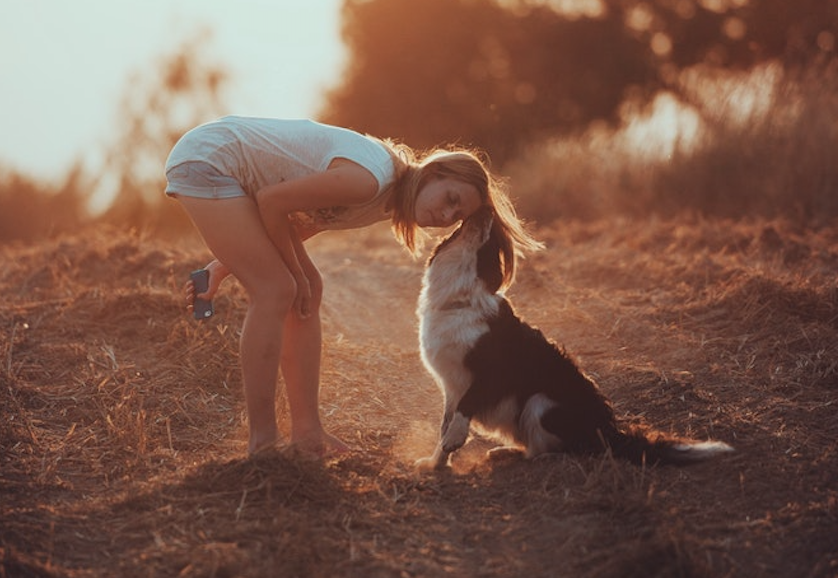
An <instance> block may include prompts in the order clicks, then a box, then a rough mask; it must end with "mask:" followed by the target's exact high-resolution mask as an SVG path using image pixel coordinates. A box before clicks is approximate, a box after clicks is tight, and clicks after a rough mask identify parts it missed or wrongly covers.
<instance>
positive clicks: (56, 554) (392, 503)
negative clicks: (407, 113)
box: [0, 220, 838, 577]
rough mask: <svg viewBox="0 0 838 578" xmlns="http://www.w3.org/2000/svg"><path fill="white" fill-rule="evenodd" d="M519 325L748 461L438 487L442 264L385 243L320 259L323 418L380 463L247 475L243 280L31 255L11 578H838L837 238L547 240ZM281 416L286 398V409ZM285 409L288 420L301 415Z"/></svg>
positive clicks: (119, 236)
mask: <svg viewBox="0 0 838 578" xmlns="http://www.w3.org/2000/svg"><path fill="white" fill-rule="evenodd" d="M541 236H542V237H543V238H544V239H545V240H546V241H547V243H548V245H549V248H548V250H547V251H545V252H544V253H542V254H539V255H537V256H535V257H533V258H531V259H530V260H528V261H527V262H525V264H524V266H523V267H522V270H521V274H520V277H519V280H518V283H517V284H516V285H515V286H514V288H513V290H512V292H511V296H512V298H513V300H514V301H515V303H516V304H517V307H518V310H519V312H520V313H521V314H522V315H524V316H525V317H526V318H527V319H529V320H530V321H532V322H533V323H535V324H537V325H539V326H540V327H541V328H542V329H543V330H544V331H545V332H546V333H547V334H548V335H551V336H553V337H554V338H555V339H557V340H558V341H561V342H564V343H565V344H566V345H567V347H568V349H569V350H570V351H572V352H575V353H576V354H577V355H578V356H579V357H580V358H581V361H582V363H583V365H584V366H585V367H586V368H587V369H588V370H589V371H590V372H591V373H593V374H594V375H595V376H596V377H597V378H598V379H599V381H600V383H601V385H602V387H603V389H605V390H606V391H607V393H608V394H609V395H610V396H611V397H612V398H613V399H614V400H615V403H616V406H617V409H618V412H620V413H621V414H626V415H630V416H632V418H631V419H644V420H646V421H647V422H650V423H653V424H655V425H659V426H660V427H662V428H665V429H670V430H673V431H676V432H678V433H682V434H688V435H692V436H696V437H700V438H703V437H715V438H718V439H722V440H725V441H729V442H732V443H733V444H734V445H736V447H737V450H738V452H737V453H736V454H735V455H733V456H731V457H729V458H725V459H723V460H719V461H717V462H714V463H711V464H706V465H702V466H697V467H692V468H688V469H677V468H653V469H641V468H636V467H633V466H631V465H628V464H625V463H623V462H615V461H613V460H611V459H610V458H608V457H607V456H606V457H603V458H595V459H587V458H586V459H580V458H575V457H570V456H555V457H548V458H546V459H539V460H536V461H534V462H524V461H520V460H517V459H512V458H508V457H507V458H498V459H492V460H489V459H487V458H486V457H485V455H484V451H485V449H486V448H487V447H488V446H487V444H486V442H483V441H482V440H474V441H473V442H472V443H471V444H470V445H469V446H467V447H466V448H465V450H464V451H463V452H462V453H461V454H458V456H457V460H456V462H455V466H454V469H453V471H452V472H449V473H445V474H439V475H421V476H420V475H417V474H415V473H414V472H413V470H412V468H411V463H412V461H413V460H414V459H415V458H417V457H420V456H421V455H424V454H426V453H428V452H430V450H431V449H432V445H433V437H434V432H435V430H436V427H437V426H436V423H437V420H438V419H439V411H440V407H439V405H440V396H439V393H438V392H437V391H436V389H435V387H434V386H433V385H432V384H431V383H430V380H429V379H428V378H427V376H426V375H425V373H424V371H423V369H422V367H421V364H420V362H419V359H418V355H417V353H416V350H415V332H414V318H413V308H414V301H415V298H416V295H417V292H418V284H419V277H420V274H421V265H420V264H418V263H411V262H410V260H409V259H408V258H407V257H406V256H405V255H404V254H403V252H402V251H401V250H400V249H399V248H398V247H397V246H396V244H395V243H394V242H393V241H392V240H391V239H389V233H388V232H387V231H386V229H377V228H374V229H372V230H369V231H364V232H360V233H357V234H355V235H349V236H340V235H335V236H332V237H324V238H323V239H318V240H315V242H314V243H313V247H312V252H313V253H314V255H315V259H316V260H317V261H318V262H319V263H320V264H321V267H322V269H323V271H324V275H325V278H326V283H327V295H326V304H325V306H324V325H325V334H326V340H325V359H324V368H323V392H322V401H323V408H324V414H325V416H326V420H327V423H328V426H329V427H330V428H331V429H332V430H333V431H335V432H336V433H337V434H338V435H340V436H341V437H343V438H344V439H346V440H347V441H349V442H350V443H351V444H353V445H354V446H355V447H357V448H358V450H357V451H356V452H353V453H352V454H350V455H348V456H345V457H342V458H340V459H334V460H327V461H325V462H322V463H320V462H308V461H303V460H300V459H298V458H295V457H294V456H292V455H286V454H283V453H281V452H277V453H275V454H272V455H266V456H263V457H260V458H258V459H254V460H247V459H245V458H244V457H243V456H244V449H245V430H244V427H243V415H242V407H243V405H242V399H241V395H240V391H239V388H240V379H239V376H238V367H237V355H236V348H237V331H238V327H239V324H240V321H241V318H242V315H243V295H242V293H241V290H240V289H239V288H238V287H236V286H235V285H233V284H230V285H229V286H227V287H225V288H224V290H223V295H221V296H220V297H219V298H218V300H217V308H218V312H219V314H218V316H217V317H216V318H215V319H214V320H213V321H212V322H210V323H206V324H197V323H195V322H193V321H191V320H190V319H189V318H188V317H187V316H186V315H185V314H184V312H183V311H182V308H181V303H180V297H179V289H178V287H179V285H180V283H181V280H182V278H183V277H184V276H185V274H186V273H187V272H188V271H189V270H191V269H192V268H194V267H196V266H199V265H201V264H202V263H203V262H204V260H205V259H206V254H205V253H204V252H203V251H202V250H201V249H200V248H198V246H197V245H194V246H193V245H190V244H189V243H185V244H181V245H180V248H177V249H173V248H171V247H170V246H164V245H163V244H162V243H160V242H159V241H155V240H153V239H149V238H143V237H142V236H136V235H129V234H123V233H115V232H113V231H108V230H99V231H91V232H88V233H86V234H82V235H78V236H74V237H65V238H62V239H59V240H56V241H45V242H42V243H39V244H36V245H32V246H21V247H16V248H15V247H11V248H6V249H4V252H3V254H2V269H0V271H2V273H0V288H2V294H3V296H4V298H3V301H2V303H1V304H0V336H2V337H0V447H2V457H0V460H2V461H1V462H0V468H1V469H0V576H50V577H58V576H67V577H94V576H103V577H104V576H217V577H221V576H359V575H363V576H371V577H376V576H440V575H452V576H453V575H457V576H592V577H611V576H613V577H618V576H619V577H623V576H661V577H663V576H748V577H750V576H784V577H787V576H794V577H796V576H800V577H809V576H811V577H820V576H824V577H825V576H832V575H835V573H836V572H838V542H836V540H835V538H834V536H835V535H836V530H838V505H837V504H838V491H837V490H836V482H838V459H836V448H837V447H838V441H836V440H838V417H836V416H838V414H836V411H835V409H836V408H835V404H836V401H838V361H836V360H838V339H837V338H836V337H838V335H836V334H838V291H836V283H835V271H836V269H838V233H836V232H835V230H833V229H824V230H820V231H811V230H800V229H795V228H793V227H790V226H787V225H784V224H782V223H776V222H755V223H752V224H742V223H734V222H729V221H693V222H688V221H683V220H682V221H672V222H660V221H650V220H646V221H641V222H619V221H618V222H615V221H611V222H593V223H588V224H584V225H583V224H572V223H569V224H564V225H562V227H561V228H555V229H544V230H542V231H541ZM280 403H282V400H280ZM283 415H284V413H283Z"/></svg>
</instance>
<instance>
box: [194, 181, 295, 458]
mask: <svg viewBox="0 0 838 578" xmlns="http://www.w3.org/2000/svg"><path fill="white" fill-rule="evenodd" d="M179 200H180V202H181V204H182V205H183V207H184V209H185V210H186V212H187V213H188V214H189V216H190V217H191V219H192V221H193V223H194V224H195V226H196V227H197V228H198V231H199V232H200V233H201V236H202V237H203V238H204V241H205V242H206V244H207V247H208V248H209V250H210V251H212V253H213V254H214V255H215V257H216V258H217V259H218V260H219V261H221V262H222V263H223V264H224V265H225V266H226V267H227V268H228V269H229V270H230V272H231V273H232V274H233V275H234V276H235V277H236V278H237V279H238V280H239V282H241V283H242V285H243V286H244V288H245V290H246V291H247V294H248V298H249V302H248V307H247V314H246V316H245V321H244V326H243V328H242V335H241V341H240V344H239V347H240V361H241V366H242V380H243V382H244V395H245V402H246V406H247V416H248V423H249V429H250V440H249V444H248V449H249V451H250V452H251V453H254V452H257V451H259V450H261V449H264V448H266V447H270V446H272V445H274V444H275V443H276V441H277V437H278V433H277V426H276V410H275V396H276V382H277V374H278V371H279V362H280V353H281V351H282V347H283V326H284V321H285V319H286V317H288V316H289V311H290V309H291V305H292V304H293V301H294V296H295V294H296V285H295V283H294V279H293V277H292V276H291V274H290V272H289V271H288V268H287V267H286V266H285V262H284V261H283V260H282V257H281V256H280V255H279V252H278V251H277V249H276V247H275V246H274V245H273V243H272V242H271V240H270V239H269V238H268V235H267V233H266V232H265V230H264V227H263V226H262V221H261V218H260V216H259V212H258V208H257V207H256V204H255V203H254V202H253V200H252V199H250V198H248V197H238V198H234V199H220V200H208V199H195V198H190V197H179ZM292 412H293V408H292Z"/></svg>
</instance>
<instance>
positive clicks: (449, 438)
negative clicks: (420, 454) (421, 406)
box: [416, 409, 471, 470]
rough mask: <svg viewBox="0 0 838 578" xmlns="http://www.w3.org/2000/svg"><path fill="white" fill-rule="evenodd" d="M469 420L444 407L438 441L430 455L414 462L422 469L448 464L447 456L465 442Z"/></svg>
mask: <svg viewBox="0 0 838 578" xmlns="http://www.w3.org/2000/svg"><path fill="white" fill-rule="evenodd" d="M470 422H471V420H470V419H469V418H467V417H466V416H465V415H463V414H462V413H460V412H459V411H457V410H454V409H446V410H445V415H444V416H443V418H442V428H441V431H440V436H439V443H438V444H437V446H436V449H435V450H434V453H433V455H432V456H430V457H427V458H422V459H421V460H418V461H417V462H416V467H417V468H419V469H422V470H430V469H437V470H439V469H442V468H444V467H446V466H447V465H448V457H449V456H450V455H451V454H452V453H453V452H455V451H457V450H458V449H460V448H461V447H463V444H465V443H466V439H468V431H469V424H470Z"/></svg>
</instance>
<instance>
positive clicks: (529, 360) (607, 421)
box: [417, 209, 733, 469]
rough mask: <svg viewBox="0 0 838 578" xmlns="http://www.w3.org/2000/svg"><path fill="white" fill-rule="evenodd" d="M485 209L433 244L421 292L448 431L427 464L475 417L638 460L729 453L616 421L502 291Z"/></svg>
mask: <svg viewBox="0 0 838 578" xmlns="http://www.w3.org/2000/svg"><path fill="white" fill-rule="evenodd" d="M501 235H503V232H502V231H501V230H500V227H499V226H497V225H495V224H494V219H493V217H492V213H491V210H489V209H481V210H480V211H478V212H477V213H475V214H474V215H472V216H471V217H470V218H469V219H468V220H466V221H465V222H464V223H463V224H462V225H460V227H459V228H458V229H457V230H455V231H454V232H453V233H452V234H451V235H450V236H449V237H448V238H446V239H444V240H443V241H442V242H441V243H440V244H439V245H437V247H436V248H435V249H434V251H433V253H432V255H431V257H430V259H429V260H428V264H427V267H426V269H425V273H424V278H423V281H422V292H421V295H420V297H419V304H418V308H417V314H418V316H419V337H420V343H421V353H422V361H423V362H424V364H425V366H426V368H427V369H428V371H429V372H430V373H431V374H432V375H433V376H434V378H435V379H436V381H437V384H438V385H439V387H440V389H441V390H442V392H443V395H444V398H445V402H444V413H443V421H442V430H441V432H440V433H441V435H440V439H439V443H438V444H437V447H436V450H435V451H434V453H433V455H432V456H430V457H428V458H424V459H422V460H419V461H418V462H417V466H418V467H420V468H422V469H430V468H444V467H445V466H446V465H447V464H448V461H449V456H450V455H451V453H452V452H454V451H456V450H457V449H459V448H460V447H462V446H463V445H464V444H465V442H466V440H467V438H468V436H469V430H470V426H471V425H472V424H474V425H475V426H477V428H476V429H478V431H480V432H481V433H484V434H488V435H490V436H491V437H494V438H496V439H498V440H500V441H501V442H503V443H506V444H509V445H513V446H515V447H517V448H518V449H521V448H523V450H524V453H525V455H526V457H528V458H532V457H535V456H538V455H541V454H544V453H547V452H571V453H576V454H598V453H603V452H605V451H606V450H609V449H610V451H611V452H612V454H613V455H614V456H618V457H621V458H625V459H628V460H630V461H632V462H634V463H637V464H643V463H650V464H652V463H657V462H660V463H670V464H689V463H693V462H698V461H702V460H704V459H707V458H710V457H712V456H715V455H717V454H721V453H725V452H729V451H733V448H732V447H731V446H729V445H727V444H725V443H722V442H715V441H707V442H696V441H692V440H685V439H679V438H675V437H672V436H667V435H664V434H662V433H661V432H657V431H654V430H645V429H642V428H639V427H631V426H628V425H626V424H622V425H621V424H619V423H618V421H617V419H616V417H615V415H614V410H613V409H612V407H611V404H610V402H609V401H608V399H607V398H606V397H605V396H604V395H603V393H602V392H601V391H600V390H599V388H598V387H597V385H596V384H595V383H594V382H593V381H592V380H591V378H589V377H588V376H586V375H585V374H584V373H583V372H582V371H580V370H579V368H578V367H577V366H576V364H575V363H574V361H573V360H572V359H571V358H570V357H569V356H568V355H567V354H566V353H565V351H564V350H563V349H561V348H559V347H557V346H556V345H555V344H554V343H552V342H551V341H549V340H548V339H547V338H546V337H545V336H544V335H543V334H542V333H541V331H539V330H538V329H536V328H534V327H532V326H530V325H528V324H527V323H525V322H524V321H523V320H521V319H520V318H519V317H518V316H517V315H516V314H515V311H514V310H513V308H512V305H511V304H510V302H509V301H508V300H507V299H506V298H505V297H504V296H503V293H502V292H499V289H500V287H501V285H502V281H503V274H502V265H501V255H502V252H501V244H500V239H502V237H500V236H501Z"/></svg>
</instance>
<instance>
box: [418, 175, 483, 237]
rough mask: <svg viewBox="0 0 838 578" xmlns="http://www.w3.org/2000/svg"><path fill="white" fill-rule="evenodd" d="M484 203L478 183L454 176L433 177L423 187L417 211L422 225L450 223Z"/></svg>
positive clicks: (445, 225)
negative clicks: (460, 179)
mask: <svg viewBox="0 0 838 578" xmlns="http://www.w3.org/2000/svg"><path fill="white" fill-rule="evenodd" d="M482 205H483V202H482V201H481V200H480V193H479V192H478V191H477V187H475V186H474V185H470V184H468V183H464V182H463V181H459V180H457V179H452V178H441V179H433V180H431V181H430V182H428V184H426V185H425V186H424V187H422V188H421V189H420V190H419V193H418V194H417V195H416V204H415V205H414V206H413V213H414V217H415V219H416V224H417V225H419V226H420V227H450V226H451V225H453V224H455V223H457V222H459V221H462V220H463V219H465V218H466V217H468V216H470V215H471V214H472V213H474V212H475V211H476V210H477V209H479V208H480V207H481V206H482Z"/></svg>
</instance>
